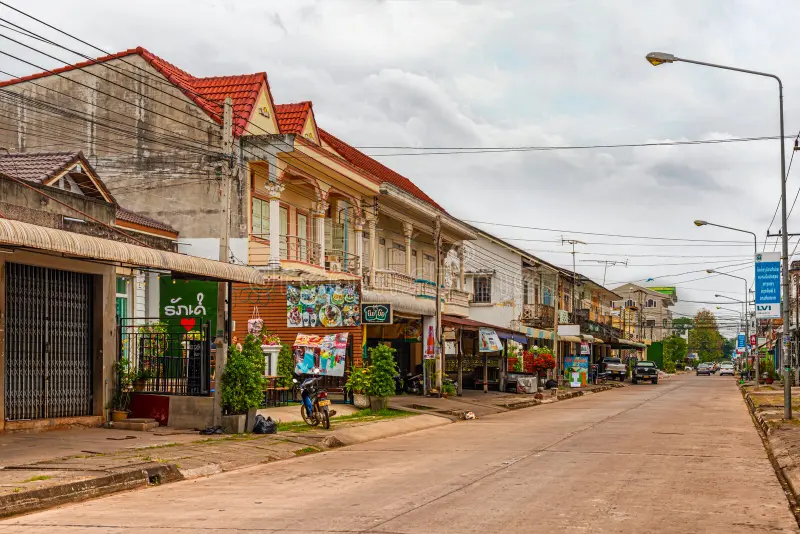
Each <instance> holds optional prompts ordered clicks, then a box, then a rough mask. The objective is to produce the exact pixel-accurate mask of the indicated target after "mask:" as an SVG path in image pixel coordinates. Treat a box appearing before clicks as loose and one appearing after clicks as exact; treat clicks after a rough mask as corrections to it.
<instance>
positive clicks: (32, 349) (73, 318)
mask: <svg viewBox="0 0 800 534" xmlns="http://www.w3.org/2000/svg"><path fill="white" fill-rule="evenodd" d="M92 308H93V284H92V275H88V274H83V273H75V272H71V271H61V270H58V269H49V268H46V267H34V266H31V265H21V264H17V263H7V264H6V321H5V327H6V338H5V384H6V387H5V410H6V419H8V420H12V421H13V420H20V419H42V418H50V417H76V416H81V415H91V413H92Z"/></svg>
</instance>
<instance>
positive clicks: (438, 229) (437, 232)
mask: <svg viewBox="0 0 800 534" xmlns="http://www.w3.org/2000/svg"><path fill="white" fill-rule="evenodd" d="M433 224H434V232H433V233H434V239H435V240H436V345H435V347H436V348H435V349H434V350H435V351H436V352H437V354H435V357H436V391H438V392H439V393H440V394H441V392H442V369H444V365H443V364H444V362H443V361H442V360H443V359H444V350H443V348H444V347H443V346H442V312H441V308H442V280H441V278H442V217H441V216H440V215H437V216H436V219H435V220H434V223H433Z"/></svg>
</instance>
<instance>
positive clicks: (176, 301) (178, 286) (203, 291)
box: [158, 275, 217, 336]
mask: <svg viewBox="0 0 800 534" xmlns="http://www.w3.org/2000/svg"><path fill="white" fill-rule="evenodd" d="M159 299H160V302H159V312H158V316H159V319H161V320H162V321H163V322H165V323H167V324H170V325H176V326H177V325H180V326H182V327H183V328H184V329H186V331H187V332H190V331H192V330H195V331H200V327H201V325H202V324H203V323H205V322H210V323H211V335H212V336H213V335H214V334H216V327H217V283H216V282H204V281H198V280H173V279H172V277H170V276H167V275H161V277H160V279H159Z"/></svg>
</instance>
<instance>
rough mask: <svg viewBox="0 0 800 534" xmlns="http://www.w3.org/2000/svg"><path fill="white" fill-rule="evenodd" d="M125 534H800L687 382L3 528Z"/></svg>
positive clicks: (737, 400)
mask: <svg viewBox="0 0 800 534" xmlns="http://www.w3.org/2000/svg"><path fill="white" fill-rule="evenodd" d="M131 531H135V532H164V531H169V532H180V533H182V532H186V533H188V532H201V533H204V532H217V531H226V532H239V531H241V532H258V531H266V532H343V533H344V532H347V533H349V532H379V533H426V534H429V533H448V532H453V533H467V532H482V533H485V532H626V533H627V532H631V533H634V532H635V533H641V532H648V533H649V532H657V533H663V532H692V533H695V532H724V533H734V532H751V533H753V532H758V533H761V532H798V527H797V523H796V522H795V520H794V517H793V516H792V514H791V512H790V510H789V507H788V504H787V500H786V497H785V496H784V494H783V491H782V489H781V487H780V484H779V483H778V480H777V478H776V476H775V473H774V471H773V469H772V466H771V465H770V463H769V461H768V459H767V456H766V453H765V452H764V449H763V446H762V444H761V440H760V439H759V436H758V434H757V432H756V431H755V429H754V427H753V424H752V422H751V420H750V417H749V415H748V412H747V409H746V407H745V405H744V403H743V401H742V398H741V396H740V394H739V392H738V390H737V389H736V387H735V384H734V380H733V379H731V378H728V377H725V378H722V377H718V376H712V377H705V376H703V377H696V376H693V375H684V376H680V377H673V378H672V379H669V380H663V381H661V383H659V384H658V385H656V386H653V385H639V386H629V387H626V388H624V389H617V390H613V391H608V392H604V393H600V394H596V395H589V396H586V397H582V398H578V399H573V400H569V401H566V402H560V403H557V404H552V405H546V406H539V407H535V408H529V409H525V410H518V411H514V412H508V413H503V414H498V415H494V416H490V417H486V418H484V419H481V420H477V421H466V422H462V423H457V424H453V425H447V426H444V427H439V428H435V429H431V430H427V431H422V432H417V433H414V434H409V435H405V436H400V437H396V438H390V439H384V440H380V441H375V442H372V443H367V444H363V445H359V446H353V447H348V448H344V449H339V450H336V451H331V452H327V453H323V454H316V455H311V456H306V457H301V458H297V459H293V460H289V461H284V462H276V463H272V464H269V465H265V466H262V467H257V468H251V469H247V470H242V471H235V472H230V473H226V474H222V475H217V476H213V477H210V478H205V479H199V480H193V481H187V482H181V483H177V484H170V485H166V486H162V487H159V488H150V489H145V490H141V491H136V492H131V493H125V494H119V495H115V496H111V497H107V498H103V499H98V500H95V501H92V502H87V503H82V504H77V505H71V506H65V507H62V508H60V509H55V510H50V511H46V512H42V513H38V514H33V515H28V516H24V517H19V518H15V519H11V520H7V521H5V522H0V533H2V534H5V533H7V532H55V533H61V532H70V533H73V532H93V533H97V532H131Z"/></svg>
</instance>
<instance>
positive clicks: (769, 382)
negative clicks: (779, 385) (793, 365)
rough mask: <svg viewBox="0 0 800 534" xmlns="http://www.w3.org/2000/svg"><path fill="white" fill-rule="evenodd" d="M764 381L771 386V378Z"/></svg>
mask: <svg viewBox="0 0 800 534" xmlns="http://www.w3.org/2000/svg"><path fill="white" fill-rule="evenodd" d="M764 381H765V382H766V383H767V384H772V382H774V380H773V379H772V378H767V379H765V380H764Z"/></svg>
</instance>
